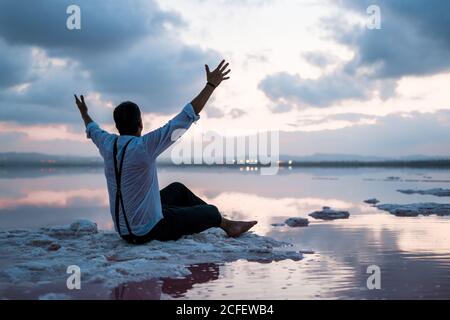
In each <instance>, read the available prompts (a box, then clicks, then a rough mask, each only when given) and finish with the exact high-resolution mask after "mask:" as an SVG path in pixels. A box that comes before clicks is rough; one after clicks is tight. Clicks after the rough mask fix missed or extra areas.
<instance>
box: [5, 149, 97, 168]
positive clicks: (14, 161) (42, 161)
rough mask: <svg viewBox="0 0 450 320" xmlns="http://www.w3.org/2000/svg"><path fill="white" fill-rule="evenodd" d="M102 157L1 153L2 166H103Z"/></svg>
mask: <svg viewBox="0 0 450 320" xmlns="http://www.w3.org/2000/svg"><path fill="white" fill-rule="evenodd" d="M102 163H103V162H102V159H101V158H100V157H83V156H60V155H48V154H43V153H35V152H30V153H22V152H5V153H0V165H8V166H21V165H97V164H102Z"/></svg>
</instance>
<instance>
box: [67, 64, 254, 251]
mask: <svg viewBox="0 0 450 320" xmlns="http://www.w3.org/2000/svg"><path fill="white" fill-rule="evenodd" d="M227 68H228V63H225V61H222V62H221V63H220V64H219V66H218V67H217V68H216V69H215V70H213V71H210V70H209V67H208V66H207V65H205V69H206V76H207V83H206V85H205V87H204V88H203V90H202V91H201V92H200V93H199V94H198V95H197V96H196V97H195V98H194V99H193V100H192V102H191V103H188V104H187V105H186V106H185V107H184V108H183V109H182V111H181V112H180V113H179V114H178V115H176V116H175V117H174V118H173V119H172V120H170V121H169V122H168V123H167V124H165V125H164V126H162V127H161V128H159V129H156V130H154V131H151V132H149V133H147V134H145V135H141V134H142V130H143V123H142V118H141V111H140V109H139V107H138V106H137V105H136V104H135V103H133V102H129V101H128V102H123V103H121V104H120V105H119V106H117V107H116V108H115V110H114V121H115V124H116V128H117V130H118V131H119V134H120V135H116V134H111V133H108V132H106V131H104V130H102V129H101V128H100V127H99V125H98V124H97V123H95V122H94V121H93V120H92V118H91V117H90V116H89V114H88V108H87V106H86V103H85V101H84V97H83V95H81V96H80V98H78V97H77V96H76V95H75V101H76V104H77V106H78V109H79V110H80V113H81V116H82V118H83V120H84V123H85V125H86V133H87V137H88V138H90V139H91V140H92V141H93V142H94V144H95V145H96V146H97V148H98V149H99V151H100V155H101V156H102V158H103V160H104V164H105V176H106V181H107V186H108V193H109V203H110V211H111V215H112V218H113V221H114V225H115V229H116V231H117V232H118V233H119V235H120V236H121V237H122V238H123V239H125V240H126V241H128V242H131V243H145V242H148V241H151V240H160V241H167V240H177V239H179V238H180V237H182V236H183V235H188V234H193V233H199V232H202V231H204V230H206V229H209V228H212V227H220V228H222V229H223V230H224V231H225V232H226V233H227V235H228V236H230V237H237V236H239V235H241V234H242V233H244V232H246V231H248V230H249V229H250V228H252V227H253V226H254V225H255V224H256V221H250V222H244V221H231V220H228V219H225V218H224V217H222V215H221V214H220V212H219V210H218V209H217V208H216V207H215V206H213V205H211V204H207V203H206V202H205V201H203V200H202V199H200V198H199V197H197V196H196V195H195V194H194V193H193V192H192V191H190V190H189V189H188V188H187V187H186V186H184V185H183V184H181V183H172V184H170V185H169V186H167V187H166V188H164V189H162V190H161V191H160V190H159V185H158V177H157V171H156V158H157V157H158V156H159V155H160V154H161V153H162V152H163V151H164V150H166V149H167V148H168V147H169V146H170V145H172V144H173V143H174V142H175V139H174V136H175V134H174V133H176V132H175V130H177V132H180V130H178V129H188V128H189V127H190V126H191V124H192V123H194V122H195V121H197V120H198V119H199V118H200V117H199V113H200V112H201V111H202V109H203V107H204V106H205V104H206V103H207V101H208V100H209V98H210V97H211V95H212V93H213V92H214V90H215V89H216V88H217V87H218V86H219V85H220V84H221V82H222V81H223V80H227V79H229V77H228V76H227V75H228V74H229V73H230V70H227Z"/></svg>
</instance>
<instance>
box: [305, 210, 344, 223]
mask: <svg viewBox="0 0 450 320" xmlns="http://www.w3.org/2000/svg"><path fill="white" fill-rule="evenodd" d="M309 216H310V217H313V218H314V219H320V220H336V219H348V217H350V213H349V212H348V211H338V210H333V209H331V208H330V207H323V208H322V210H321V211H314V212H313V213H310V214H309Z"/></svg>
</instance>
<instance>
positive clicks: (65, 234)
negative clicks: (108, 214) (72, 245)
mask: <svg viewBox="0 0 450 320" xmlns="http://www.w3.org/2000/svg"><path fill="white" fill-rule="evenodd" d="M41 230H42V231H43V232H44V233H45V234H46V235H48V236H50V237H54V238H57V239H61V238H72V237H79V236H85V235H92V234H96V233H97V232H98V228H97V224H96V223H95V222H92V221H89V220H84V219H80V220H76V221H75V222H73V223H72V224H71V225H70V226H69V227H67V226H48V227H43V228H41Z"/></svg>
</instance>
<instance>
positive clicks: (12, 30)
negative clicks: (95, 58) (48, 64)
mask: <svg viewBox="0 0 450 320" xmlns="http://www.w3.org/2000/svg"><path fill="white" fill-rule="evenodd" d="M72 4H76V5H78V6H79V7H80V9H81V30H75V31H74V30H68V29H67V27H66V20H67V18H68V16H69V15H68V14H67V13H66V9H67V7H68V6H70V5H72ZM166 22H171V23H180V19H179V18H178V17H177V16H175V15H174V14H171V13H166V12H163V11H161V10H159V8H158V7H157V5H156V4H155V3H154V2H153V1H143V0H131V1H119V0H110V1H89V0H78V1H76V3H74V2H73V1H70V0H35V1H27V2H26V3H23V2H20V1H16V0H3V1H2V2H1V3H0V35H1V36H2V37H3V38H4V39H6V41H8V42H9V43H12V44H24V45H34V46H39V47H45V48H48V49H54V50H56V51H61V50H63V49H66V50H75V51H76V52H80V51H87V52H90V53H91V54H92V53H97V52H101V51H105V50H111V49H113V48H119V47H122V46H125V45H127V44H130V43H132V42H134V41H135V40H136V39H139V38H142V37H144V36H146V35H148V34H149V33H152V34H159V33H161V32H162V31H163V29H164V26H163V25H164V23H166ZM66 53H67V52H66Z"/></svg>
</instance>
